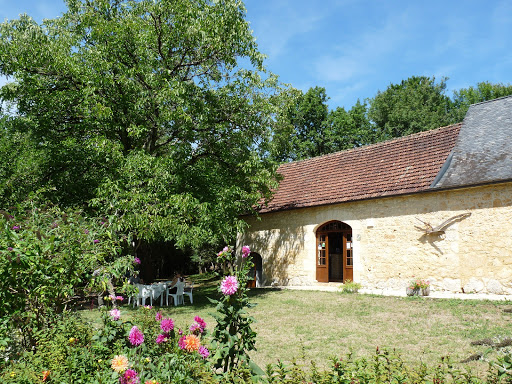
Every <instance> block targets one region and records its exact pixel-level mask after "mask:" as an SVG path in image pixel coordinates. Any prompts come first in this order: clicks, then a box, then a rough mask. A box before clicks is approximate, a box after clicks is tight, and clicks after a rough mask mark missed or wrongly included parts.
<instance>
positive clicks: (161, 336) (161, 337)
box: [156, 333, 168, 344]
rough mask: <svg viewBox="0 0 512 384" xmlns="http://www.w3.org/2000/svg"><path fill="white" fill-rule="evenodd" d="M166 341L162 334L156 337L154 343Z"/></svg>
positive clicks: (165, 336)
mask: <svg viewBox="0 0 512 384" xmlns="http://www.w3.org/2000/svg"><path fill="white" fill-rule="evenodd" d="M167 340H168V338H167V335H165V334H163V333H161V334H159V335H158V336H157V337H156V343H157V344H161V343H165V342H166V341H167Z"/></svg>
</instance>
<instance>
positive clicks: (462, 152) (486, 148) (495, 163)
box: [432, 96, 512, 188]
mask: <svg viewBox="0 0 512 384" xmlns="http://www.w3.org/2000/svg"><path fill="white" fill-rule="evenodd" d="M444 170H446V171H445V172H444V173H443V172H441V174H440V175H439V176H438V178H437V180H436V182H435V183H434V184H433V185H432V187H434V188H453V187H458V186H465V185H477V184H484V183H489V182H498V181H505V180H511V179H512V97H511V96H508V97H503V98H500V99H495V100H491V101H487V102H483V103H478V104H473V105H471V106H470V107H469V110H468V112H467V114H466V117H465V118H464V122H463V125H462V128H461V130H460V134H459V136H458V138H457V142H456V144H455V147H454V149H453V154H452V156H450V157H449V159H448V160H447V162H446V164H445V166H444V167H443V171H444Z"/></svg>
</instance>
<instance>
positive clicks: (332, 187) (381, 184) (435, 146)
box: [260, 123, 462, 213]
mask: <svg viewBox="0 0 512 384" xmlns="http://www.w3.org/2000/svg"><path fill="white" fill-rule="evenodd" d="M461 125H462V123H459V124H454V125H450V126H447V127H442V128H438V129H434V130H431V131H426V132H420V133H416V134H413V135H410V136H405V137H401V138H397V139H393V140H389V141H384V142H381V143H377V144H372V145H368V146H364V147H359V148H353V149H349V150H346V151H341V152H336V153H331V154H328V155H324V156H319V157H314V158H311V159H307V160H302V161H296V162H292V163H285V164H282V165H281V166H280V167H279V169H278V172H279V173H280V174H281V175H282V176H283V179H282V180H281V182H280V184H279V187H278V189H277V190H276V191H275V193H274V196H273V198H272V200H271V201H270V203H269V204H268V205H267V206H265V207H262V208H261V209H260V212H261V213H264V212H273V211H281V210H285V209H293V208H304V207H313V206H318V205H325V204H335V203H342V202H347V201H355V200H363V199H368V198H375V197H383V196H392V195H400V194H406V193H413V192H420V191H424V190H427V189H428V188H429V186H430V184H431V183H432V182H433V180H434V178H435V177H436V175H437V174H438V172H439V170H440V169H441V166H442V165H443V164H444V162H445V160H446V158H447V157H448V155H449V154H450V151H451V150H452V149H453V147H454V145H455V141H456V139H457V136H458V133H459V130H460V128H461Z"/></svg>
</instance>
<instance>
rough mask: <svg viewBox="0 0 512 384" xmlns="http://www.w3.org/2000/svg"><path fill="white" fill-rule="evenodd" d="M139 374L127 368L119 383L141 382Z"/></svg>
mask: <svg viewBox="0 0 512 384" xmlns="http://www.w3.org/2000/svg"><path fill="white" fill-rule="evenodd" d="M139 383H140V379H139V375H138V374H137V372H136V371H134V370H133V369H127V370H126V371H125V373H124V374H123V375H122V376H121V377H120V378H119V384H139Z"/></svg>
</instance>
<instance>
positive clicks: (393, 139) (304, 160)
mask: <svg viewBox="0 0 512 384" xmlns="http://www.w3.org/2000/svg"><path fill="white" fill-rule="evenodd" d="M511 97H512V96H511ZM462 124H463V123H462V122H459V123H454V124H450V125H445V126H442V127H438V128H434V129H429V130H426V131H421V132H416V133H411V134H410V135H406V136H400V137H393V138H391V139H388V140H384V141H379V142H377V143H371V144H366V145H362V146H360V147H353V148H348V149H342V150H341V151H336V152H331V153H326V154H323V155H319V156H314V157H310V158H307V159H302V160H295V161H290V162H289V163H282V164H280V165H279V166H280V167H281V166H285V165H288V164H298V163H304V162H307V161H317V160H320V159H323V158H326V157H329V156H335V155H339V154H340V153H349V152H352V151H359V150H363V149H366V148H370V147H378V146H382V145H387V144H390V143H392V142H399V141H403V140H414V139H415V138H416V137H420V136H427V135H433V134H435V133H436V132H437V131H440V130H448V129H453V128H456V127H461V126H462Z"/></svg>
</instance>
